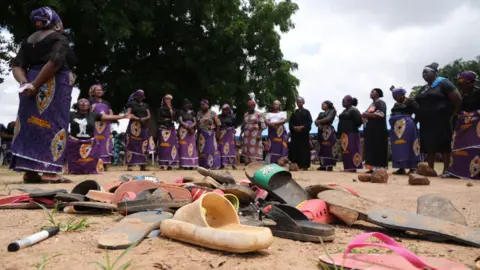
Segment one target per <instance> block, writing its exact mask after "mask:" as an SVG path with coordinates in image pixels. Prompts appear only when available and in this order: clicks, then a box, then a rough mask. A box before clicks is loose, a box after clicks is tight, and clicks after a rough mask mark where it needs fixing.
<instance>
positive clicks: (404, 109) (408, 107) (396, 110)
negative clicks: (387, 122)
mask: <svg viewBox="0 0 480 270" xmlns="http://www.w3.org/2000/svg"><path fill="white" fill-rule="evenodd" d="M417 108H418V104H417V102H415V100H414V99H408V100H407V101H405V103H401V104H399V103H395V105H393V108H392V114H391V115H400V114H402V115H412V114H414V113H415V112H416V111H417Z"/></svg>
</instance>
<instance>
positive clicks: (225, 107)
mask: <svg viewBox="0 0 480 270" xmlns="http://www.w3.org/2000/svg"><path fill="white" fill-rule="evenodd" d="M222 110H228V111H229V112H230V113H231V114H233V111H232V108H230V105H228V104H223V106H222Z"/></svg>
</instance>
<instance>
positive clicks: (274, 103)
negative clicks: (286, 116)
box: [273, 100, 282, 106]
mask: <svg viewBox="0 0 480 270" xmlns="http://www.w3.org/2000/svg"><path fill="white" fill-rule="evenodd" d="M273 105H278V106H280V105H282V103H281V102H280V100H275V101H274V102H273Z"/></svg>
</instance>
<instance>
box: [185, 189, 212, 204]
mask: <svg viewBox="0 0 480 270" xmlns="http://www.w3.org/2000/svg"><path fill="white" fill-rule="evenodd" d="M189 189H190V192H191V195H192V201H196V200H198V199H200V197H202V195H204V194H207V193H210V192H213V189H211V188H206V187H199V186H194V187H192V186H190V188H189Z"/></svg>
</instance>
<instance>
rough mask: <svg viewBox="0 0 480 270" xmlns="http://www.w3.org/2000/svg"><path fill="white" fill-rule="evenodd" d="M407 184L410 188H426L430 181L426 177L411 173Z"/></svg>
mask: <svg viewBox="0 0 480 270" xmlns="http://www.w3.org/2000/svg"><path fill="white" fill-rule="evenodd" d="M408 184H409V185H412V186H428V185H430V180H428V178H427V177H425V176H422V175H418V174H415V173H412V174H410V175H409V176H408Z"/></svg>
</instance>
